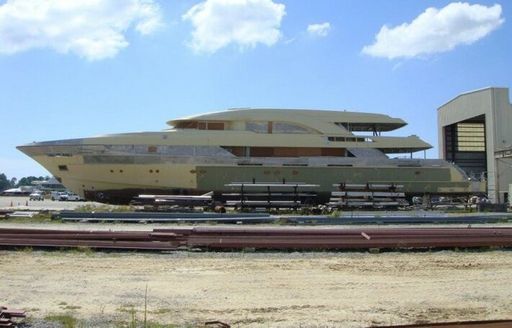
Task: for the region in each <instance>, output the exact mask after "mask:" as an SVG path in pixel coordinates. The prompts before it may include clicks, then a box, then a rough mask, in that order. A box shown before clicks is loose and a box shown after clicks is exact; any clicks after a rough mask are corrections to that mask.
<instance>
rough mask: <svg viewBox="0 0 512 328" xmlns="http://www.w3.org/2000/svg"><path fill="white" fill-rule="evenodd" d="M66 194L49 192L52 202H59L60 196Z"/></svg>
mask: <svg viewBox="0 0 512 328" xmlns="http://www.w3.org/2000/svg"><path fill="white" fill-rule="evenodd" d="M64 194H66V193H65V192H63V191H52V192H51V199H52V200H61V199H60V196H61V195H62V196H63V195H64Z"/></svg>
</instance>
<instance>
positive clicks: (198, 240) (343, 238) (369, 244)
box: [0, 227, 512, 251]
mask: <svg viewBox="0 0 512 328" xmlns="http://www.w3.org/2000/svg"><path fill="white" fill-rule="evenodd" d="M0 246H2V247H41V248H76V247H84V248H91V249H117V250H147V251H168V250H169V251H172V250H190V249H203V250H219V251H222V250H243V249H254V250H357V249H362V250H364V249H435V248H485V247H502V248H508V247H512V228H470V227H467V228H368V229H366V228H357V229H356V228H290V227H286V228H281V227H271V228H240V227H234V228H229V227H193V228H170V229H153V230H151V231H105V230H52V229H24V228H21V229H20V228H14V229H11V228H2V229H0Z"/></svg>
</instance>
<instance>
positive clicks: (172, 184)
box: [17, 108, 482, 203]
mask: <svg viewBox="0 0 512 328" xmlns="http://www.w3.org/2000/svg"><path fill="white" fill-rule="evenodd" d="M167 123H168V125H170V127H169V128H168V129H166V130H163V131H160V132H140V133H123V134H112V135H104V136H97V137H90V138H81V139H65V140H57V141H44V142H34V143H30V144H26V145H22V146H18V147H17V148H18V149H19V150H20V151H22V152H23V153H25V154H26V155H28V156H30V157H32V158H33V159H34V160H36V161H37V162H38V163H40V164H41V165H42V166H44V167H45V168H46V169H47V170H48V171H49V172H50V173H51V174H53V175H54V176H55V177H56V178H57V179H58V181H59V182H61V183H62V184H63V185H64V186H66V188H68V189H70V190H72V191H73V192H75V193H77V194H78V195H80V196H81V197H83V198H85V199H87V200H95V201H100V202H106V203H128V202H129V201H130V200H131V199H132V198H133V197H136V196H137V195H139V194H173V195H176V194H179V195H200V194H204V193H208V192H213V194H214V195H215V196H219V195H222V193H225V192H228V191H229V190H231V189H230V187H229V185H232V184H233V183H241V182H253V183H254V182H258V183H290V182H297V183H304V184H315V185H317V186H318V187H317V188H316V190H315V191H316V192H317V193H318V196H319V197H318V200H319V202H321V201H322V200H326V199H328V198H329V195H330V193H331V192H332V191H333V184H336V183H348V184H350V183H353V184H393V185H400V186H401V187H402V186H403V187H402V188H403V191H404V192H405V194H406V195H407V196H408V197H413V196H418V195H424V194H438V195H462V194H464V195H467V194H472V193H477V192H481V191H482V190H481V185H478V184H475V183H474V182H472V181H470V180H469V179H468V177H467V176H466V174H465V173H464V172H463V171H462V170H461V169H460V168H458V167H457V166H455V165H453V164H451V163H448V162H446V161H444V160H439V159H418V158H413V154H414V153H417V152H422V151H425V150H427V149H429V148H431V147H432V146H431V145H430V144H428V143H427V142H425V141H423V140H421V139H420V138H419V137H417V136H415V135H411V136H406V137H403V136H388V135H384V134H387V133H388V132H390V131H394V130H396V129H399V128H401V127H403V126H405V125H406V122H404V121H403V120H402V119H399V118H393V117H390V116H387V115H383V114H372V113H362V112H349V111H329V110H310V109H309V110H306V109H303V110H299V109H256V108H246V109H230V110H225V111H220V112H215V113H207V114H202V115H196V116H190V117H185V118H179V119H174V120H171V121H169V122H167ZM390 155H393V156H398V157H395V158H391V157H392V156H390ZM404 157H405V158H404Z"/></svg>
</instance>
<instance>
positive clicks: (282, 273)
mask: <svg viewBox="0 0 512 328" xmlns="http://www.w3.org/2000/svg"><path fill="white" fill-rule="evenodd" d="M0 201H1V199H0ZM45 202H48V204H50V205H52V204H53V205H52V206H55V207H56V208H57V207H62V208H66V209H70V208H73V207H75V206H80V205H83V203H74V202H73V203H65V202H53V203H52V202H51V201H45ZM8 203H9V205H10V200H8ZM32 203H34V204H37V202H29V208H31V209H34V208H33V207H31V206H32ZM20 206H24V204H23V200H21V199H20ZM498 225H499V226H510V224H498ZM155 226H159V225H152V224H145V225H143V224H90V223H89V224H84V223H53V222H33V221H30V220H28V222H23V221H22V220H19V219H18V220H16V221H9V220H0V227H37V228H51V229H120V228H122V229H123V230H144V229H152V228H153V227H155ZM0 268H2V269H1V272H2V283H1V284H0V295H1V297H0V303H2V304H0V305H7V306H9V307H12V308H21V309H24V310H26V311H27V314H28V320H29V321H28V322H29V323H31V324H32V327H59V326H58V325H55V320H56V318H57V319H59V320H61V322H68V323H69V322H75V326H76V327H128V326H133V325H132V324H134V323H136V325H134V326H139V327H142V326H143V324H142V322H143V319H144V314H146V316H147V319H148V321H149V322H152V323H158V324H160V325H161V326H167V325H168V326H170V327H202V326H204V323H205V322H207V321H211V320H219V321H222V322H226V323H229V324H230V325H231V326H232V327H368V326H371V325H390V324H407V323H418V322H436V321H459V320H491V319H510V314H511V313H512V289H511V288H509V286H508V285H509V283H508V282H509V281H512V251H510V250H473V251H466V250H450V251H447V250H445V251H431V252H382V253H370V252H220V253H216V252H197V253H195V252H170V253H140V252H139V253H134V252H93V251H90V250H82V251H76V250H67V251H41V250H35V249H30V248H24V249H21V250H17V251H16V250H0ZM146 288H147V294H146ZM145 303H147V310H146V311H144V307H145V306H144V305H145ZM59 320H57V321H59Z"/></svg>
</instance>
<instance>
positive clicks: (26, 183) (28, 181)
mask: <svg viewBox="0 0 512 328" xmlns="http://www.w3.org/2000/svg"><path fill="white" fill-rule="evenodd" d="M37 180H45V177H35V176H29V177H23V178H21V179H20V180H19V181H18V184H17V185H16V187H20V186H30V185H32V181H37Z"/></svg>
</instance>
